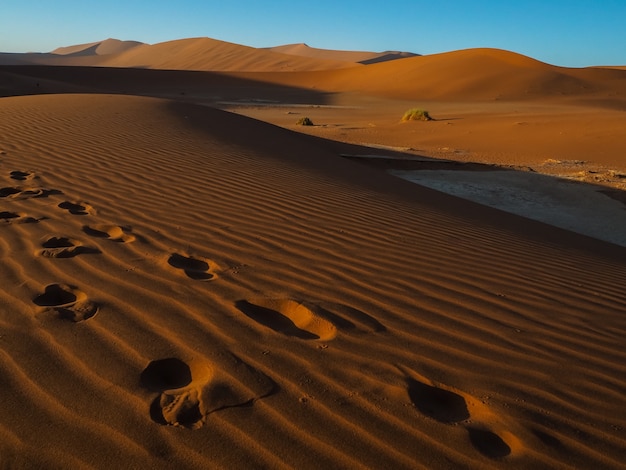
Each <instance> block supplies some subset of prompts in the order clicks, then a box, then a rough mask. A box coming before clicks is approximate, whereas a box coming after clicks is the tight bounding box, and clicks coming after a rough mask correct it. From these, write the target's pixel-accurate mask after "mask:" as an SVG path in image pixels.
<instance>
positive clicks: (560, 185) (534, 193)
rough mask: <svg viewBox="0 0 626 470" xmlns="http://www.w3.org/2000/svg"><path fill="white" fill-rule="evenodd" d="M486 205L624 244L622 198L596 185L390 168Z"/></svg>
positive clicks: (497, 173)
mask: <svg viewBox="0 0 626 470" xmlns="http://www.w3.org/2000/svg"><path fill="white" fill-rule="evenodd" d="M389 173H390V174H392V175H395V176H398V177H400V178H403V179H405V180H408V181H411V182H413V183H418V184H421V185H422V186H427V187H429V188H432V189H436V190H438V191H442V192H445V193H448V194H452V195H454V196H458V197H462V198H464V199H469V200H471V201H474V202H478V203H480V204H484V205H486V206H489V207H495V208H497V209H500V210H503V211H506V212H510V213H512V214H517V215H521V216H524V217H528V218H529V219H533V220H538V221H540V222H545V223H547V224H550V225H554V226H555V227H560V228H564V229H566V230H571V231H572V232H576V233H580V234H583V235H588V236H590V237H594V238H597V239H599V240H604V241H607V242H611V243H615V244H617V245H622V246H626V218H625V217H624V210H625V207H624V204H622V203H621V202H619V201H616V200H614V199H611V198H610V197H608V196H606V195H605V194H602V193H600V192H599V189H600V188H598V187H597V186H593V185H587V184H580V183H576V182H572V181H569V180H566V179H562V178H556V177H550V176H546V175H541V174H537V173H528V172H517V171H447V170H389Z"/></svg>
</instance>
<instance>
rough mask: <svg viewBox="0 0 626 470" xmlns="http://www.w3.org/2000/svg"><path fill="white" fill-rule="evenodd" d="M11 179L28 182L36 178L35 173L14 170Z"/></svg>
mask: <svg viewBox="0 0 626 470" xmlns="http://www.w3.org/2000/svg"><path fill="white" fill-rule="evenodd" d="M10 177H11V179H14V180H17V181H27V180H31V179H33V178H34V177H35V175H34V173H32V172H30V171H19V170H14V171H12V172H11V173H10Z"/></svg>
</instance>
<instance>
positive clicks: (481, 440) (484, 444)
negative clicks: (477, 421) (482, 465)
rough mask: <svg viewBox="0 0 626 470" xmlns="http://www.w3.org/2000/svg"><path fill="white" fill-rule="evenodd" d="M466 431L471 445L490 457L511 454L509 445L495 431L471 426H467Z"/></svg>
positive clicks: (495, 457) (494, 457) (499, 457)
mask: <svg viewBox="0 0 626 470" xmlns="http://www.w3.org/2000/svg"><path fill="white" fill-rule="evenodd" d="M467 432H468V433H469V439H470V442H471V443H472V445H473V446H474V447H475V448H476V450H478V452H480V453H481V454H483V455H484V456H486V457H489V458H490V459H501V458H503V457H506V456H507V455H510V454H511V447H510V446H509V445H508V444H507V443H506V442H504V440H503V439H502V438H501V437H500V436H498V435H497V434H496V433H494V432H492V431H490V430H488V429H481V428H477V427H473V426H468V428H467Z"/></svg>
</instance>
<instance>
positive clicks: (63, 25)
mask: <svg viewBox="0 0 626 470" xmlns="http://www.w3.org/2000/svg"><path fill="white" fill-rule="evenodd" d="M103 5H104V6H103ZM624 18H626V2H623V1H622V0H619V1H615V0H605V1H603V2H602V4H601V6H600V5H599V4H591V3H590V2H587V1H578V0H574V1H568V2H566V1H562V0H554V1H536V0H530V1H526V2H517V3H515V4H513V5H510V4H504V2H496V1H491V0H489V1H487V0H483V1H475V2H472V3H471V4H469V3H468V2H465V1H459V0H456V1H454V0H453V1H448V2H445V3H441V4H438V5H434V4H433V2H426V1H419V0H414V1H397V2H391V3H386V4H385V6H384V7H380V6H374V5H373V4H368V3H366V4H363V3H362V2H357V1H355V0H347V1H344V2H341V3H339V2H335V1H334V0H333V1H329V0H320V1H318V2H314V3H311V4H303V3H295V4H294V3H291V2H290V3H287V2H285V1H272V2H264V3H259V2H252V1H242V2H236V4H230V3H228V4H227V2H219V3H218V2H213V1H208V2H202V1H198V0H181V1H179V2H176V3H175V4H172V3H169V2H168V3H166V2H163V1H158V0H157V1H153V2H146V1H144V0H138V1H136V2H132V3H130V2H121V1H119V0H110V1H109V2H107V3H106V4H102V3H99V2H98V3H96V2H93V3H92V2H88V3H85V2H78V1H76V0H60V1H57V2H54V3H51V2H41V1H32V0H22V1H13V0H9V1H8V5H3V15H2V18H0V52H14V53H23V52H50V51H52V50H54V49H56V48H57V47H64V46H71V45H76V44H85V43H91V42H96V41H101V40H104V39H107V38H116V39H120V40H134V41H140V42H145V43H149V44H155V43H159V42H165V41H170V40H175V39H182V38H190V37H210V38H213V39H218V40H222V41H227V42H232V43H236V44H241V45H245V46H251V47H272V46H279V45H284V44H293V43H306V44H308V45H309V46H311V47H315V48H321V49H335V50H359V51H372V52H382V51H386V50H398V51H406V52H414V53H417V54H424V55H428V54H436V53H441V52H448V51H453V50H460V49H469V48H474V47H491V48H497V49H505V50H509V51H513V52H517V53H520V54H524V55H527V56H530V57H532V58H534V59H537V60H540V61H543V62H547V63H550V64H553V65H558V66H566V67H585V66H593V65H626V48H624V47H623V46H624V44H626V30H625V29H624V28H623V26H622V21H623V19H624Z"/></svg>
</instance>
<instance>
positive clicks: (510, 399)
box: [0, 43, 626, 469]
mask: <svg viewBox="0 0 626 470" xmlns="http://www.w3.org/2000/svg"><path fill="white" fill-rule="evenodd" d="M190 44H191V43H190ZM142 47H143V46H136V47H133V48H132V49H130V50H129V51H126V52H123V54H130V53H133V52H135V53H136V52H137V51H139V50H140V49H141V48H142ZM417 59H421V58H410V59H402V60H401V61H394V62H403V63H404V64H408V63H409V62H408V61H413V60H417ZM385 65H386V64H373V65H372V66H364V67H380V66H385ZM403 66H406V65H403ZM394 67H397V65H395V66H394ZM533 67H534V65H533ZM380 70H382V69H380ZM533 70H535V69H533ZM57 72H58V71H57ZM57 72H54V73H57ZM609 72H612V71H609ZM29 73H30V72H29ZM37 73H39V72H37ZM51 73H52V72H51ZM107 73H108V72H107ZM133 73H135V72H133ZM344 73H345V74H350V73H352V72H349V71H339V72H328V76H329V77H331V76H335V77H338V78H337V82H336V83H338V84H339V83H343V82H342V80H344V78H343V77H344V76H343V74H344ZM335 74H336V75H335ZM346 76H347V75H346ZM51 78H52V77H51ZM521 79H522V78H520V80H521ZM24 80H26V79H24ZM286 80H287V81H289V80H291V78H290V79H286ZM56 83H61V82H56ZM68 83H69V82H68ZM329 83H330V82H329ZM371 83H374V82H373V81H372V82H371ZM283 85H284V84H283ZM64 86H67V85H64ZM73 86H87V83H83V84H82V85H81V84H79V83H74V84H73ZM92 86H93V87H94V88H97V87H98V86H99V85H98V84H97V83H96V84H92ZM329 86H330V85H329ZM293 91H294V90H293V89H291V90H290V92H293ZM155 94H156V93H155ZM290 96H293V95H290ZM321 111H324V110H321ZM321 111H320V112H321ZM402 111H404V109H402ZM398 118H399V117H398ZM394 125H396V124H394ZM405 129H406V128H405ZM318 131H319V129H317V130H315V129H314V130H312V131H311V132H318ZM0 149H2V154H0V178H2V181H1V184H0V187H1V188H2V189H0V211H1V212H0V232H1V233H0V261H1V262H2V266H3V270H2V274H1V276H2V282H1V283H0V368H1V369H2V370H1V371H0V377H1V379H0V380H1V387H2V393H3V400H2V403H1V404H0V408H1V413H2V420H1V424H0V437H1V439H0V457H1V460H2V463H3V465H5V464H6V465H8V466H25V467H38V466H39V467H55V466H56V467H62V468H68V467H71V468H88V467H97V468H114V467H119V466H120V462H123V466H125V467H128V468H215V467H223V468H224V467H225V468H322V467H325V468H407V469H408V468H501V467H503V466H506V467H508V468H590V467H597V468H600V467H601V468H621V467H622V466H623V462H624V460H625V459H626V450H625V449H626V439H625V438H624V428H625V427H626V407H624V396H625V393H626V379H625V377H626V365H625V364H626V351H625V350H624V347H623V346H624V334H625V333H626V316H625V312H626V265H625V264H624V259H626V249H624V248H622V247H619V246H615V245H611V244H608V243H604V242H600V241H598V240H595V239H592V238H588V237H584V236H581V235H576V234H574V233H571V232H568V231H565V230H561V229H557V228H554V227H551V226H548V225H545V224H542V223H539V222H533V221H530V220H528V219H525V218H522V217H518V216H514V215H511V214H507V213H504V212H500V211H498V210H496V209H491V208H487V207H484V206H480V205H478V204H474V203H471V202H468V201H465V200H462V199H458V198H456V197H452V196H448V195H445V194H442V193H439V192H436V191H434V190H430V189H427V188H425V187H421V186H419V185H415V184H411V183H409V182H406V181H402V180H399V179H397V178H394V177H393V176H390V175H387V174H385V173H384V172H381V171H380V170H379V169H376V168H370V167H367V166H364V165H361V164H360V163H358V162H354V161H350V160H347V159H345V158H341V157H340V154H341V153H343V152H345V149H346V145H344V144H339V143H336V142H332V141H328V140H323V139H320V138H319V137H313V136H306V135H302V134H298V133H295V132H292V131H289V130H285V129H281V128H279V127H276V126H273V125H270V124H266V123H262V122H259V121H255V120H253V119H250V118H247V117H244V116H239V115H236V114H232V113H227V112H225V111H221V110H218V109H213V108H209V107H206V106H199V105H195V104H190V103H182V102H175V101H170V100H165V99H159V98H148V97H133V96H122V95H111V94H101V95H95V94H72V95H62V94H61V95H38V96H20V97H8V98H2V99H1V100H0ZM351 151H352V152H353V153H364V154H367V153H368V152H369V153H371V149H366V148H354V147H352V148H351Z"/></svg>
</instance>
